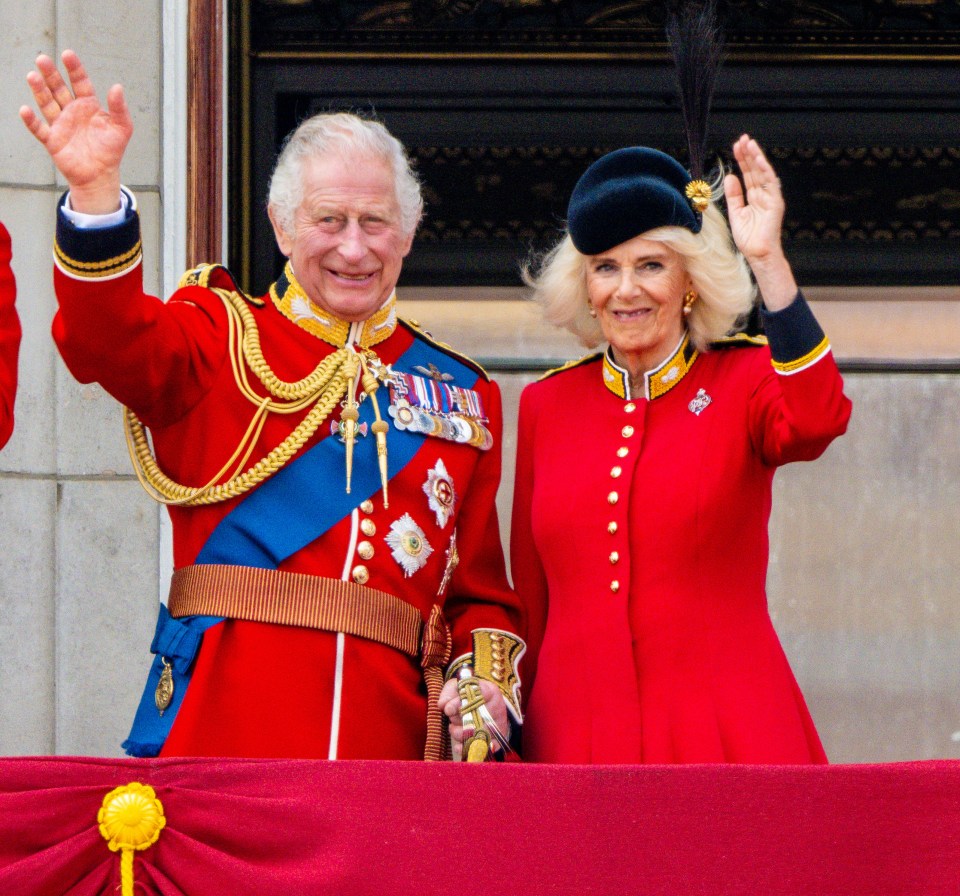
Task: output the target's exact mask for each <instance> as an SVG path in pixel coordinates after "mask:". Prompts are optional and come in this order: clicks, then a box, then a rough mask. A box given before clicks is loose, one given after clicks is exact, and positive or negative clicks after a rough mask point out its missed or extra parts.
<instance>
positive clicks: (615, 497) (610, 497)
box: [607, 492, 620, 504]
mask: <svg viewBox="0 0 960 896" xmlns="http://www.w3.org/2000/svg"><path fill="white" fill-rule="evenodd" d="M619 500H620V496H619V495H618V494H617V493H616V492H610V494H609V495H607V503H608V504H616V503H617V501H619Z"/></svg>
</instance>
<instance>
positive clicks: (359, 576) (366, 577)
mask: <svg viewBox="0 0 960 896" xmlns="http://www.w3.org/2000/svg"><path fill="white" fill-rule="evenodd" d="M351 575H352V576H353V581H354V582H356V583H357V584H358V585H366V584H367V582H369V581H370V570H368V569H367V567H366V566H354V567H353V572H352V573H351Z"/></svg>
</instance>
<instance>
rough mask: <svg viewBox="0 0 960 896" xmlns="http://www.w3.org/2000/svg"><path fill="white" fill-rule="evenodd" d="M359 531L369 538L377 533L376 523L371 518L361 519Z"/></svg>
mask: <svg viewBox="0 0 960 896" xmlns="http://www.w3.org/2000/svg"><path fill="white" fill-rule="evenodd" d="M360 531H361V532H362V533H363V534H364V535H366V536H367V537H368V538H369V537H370V536H372V535H376V534H377V524H376V523H375V522H374V521H373V520H361V521H360Z"/></svg>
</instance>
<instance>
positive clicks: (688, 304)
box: [683, 289, 700, 314]
mask: <svg viewBox="0 0 960 896" xmlns="http://www.w3.org/2000/svg"><path fill="white" fill-rule="evenodd" d="M699 298H700V296H698V295H697V294H696V293H695V292H694V291H693V290H692V289H689V290H687V292H686V293H684V296H683V313H684V314H689V313H690V311H691V310H692V309H693V306H694V303H695V302H696V301H697V299H699Z"/></svg>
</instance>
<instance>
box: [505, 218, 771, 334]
mask: <svg viewBox="0 0 960 896" xmlns="http://www.w3.org/2000/svg"><path fill="white" fill-rule="evenodd" d="M638 235H639V234H638ZM642 235H643V237H644V239H648V240H656V241H657V242H660V243H663V244H664V245H666V246H669V247H670V248H671V249H673V250H674V251H675V252H677V253H678V254H679V255H680V256H681V257H682V258H683V263H684V267H685V269H686V271H687V273H688V274H689V275H690V279H691V280H692V281H693V288H694V290H695V291H696V293H697V295H698V296H699V299H698V300H697V301H696V302H695V303H694V305H693V307H692V309H691V310H690V313H689V314H688V315H686V316H685V321H686V326H687V329H688V330H689V331H690V338H691V340H692V341H693V344H694V346H696V348H697V349H698V350H699V351H706V350H707V349H708V348H709V347H710V343H711V342H714V341H716V340H717V339H722V338H723V337H724V336H726V335H727V334H728V333H730V332H731V331H732V330H735V329H736V328H737V326H738V325H740V326H742V324H743V322H744V320H745V318H746V316H747V315H748V314H749V313H750V310H751V309H752V308H753V305H754V303H755V301H756V295H757V289H756V286H754V284H753V280H752V278H751V276H750V269H749V267H748V266H747V262H746V260H745V259H744V257H743V256H742V255H741V254H740V252H739V251H737V248H736V246H734V244H733V237H732V236H731V234H730V228H729V226H728V225H727V221H726V219H725V218H724V216H723V214H722V213H721V212H720V210H719V209H718V208H717V206H716V204H715V203H714V202H711V203H710V205H708V206H707V208H706V210H705V211H704V212H703V227H702V228H701V230H700V232H699V233H691V232H690V231H689V230H687V229H686V228H685V227H657V228H655V229H654V230H648V231H647V232H646V233H644V234H642ZM588 257H589V256H587V255H581V254H580V253H579V252H578V251H577V250H576V248H575V247H574V245H573V241H572V240H571V239H570V234H569V233H567V234H564V236H563V238H562V239H561V240H560V242H559V243H557V245H556V246H554V247H553V248H552V249H551V250H550V251H548V252H547V253H546V254H545V255H543V256H542V257H541V258H540V259H539V262H537V261H534V262H533V263H531V264H528V265H526V266H525V267H524V269H523V271H522V276H523V280H524V282H525V283H526V284H527V285H528V286H530V287H531V288H532V289H533V299H534V301H536V302H537V303H538V304H539V305H540V306H541V307H542V308H543V311H544V317H545V318H546V320H547V321H548V322H550V323H551V324H554V325H555V326H558V327H562V328H564V329H566V330H569V331H570V332H571V333H573V335H574V336H576V337H577V338H578V339H579V340H580V342H581V343H582V344H583V345H585V346H586V347H587V348H593V347H594V346H597V345H599V344H600V343H601V342H603V331H602V330H601V329H600V324H599V323H598V322H597V319H596V318H594V317H591V316H590V307H589V305H588V303H587V258H588Z"/></svg>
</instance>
